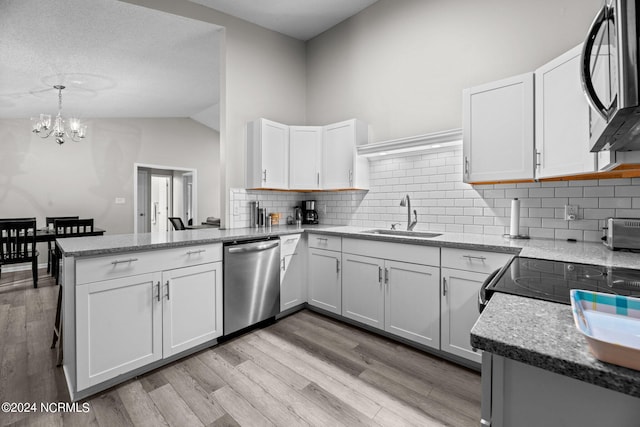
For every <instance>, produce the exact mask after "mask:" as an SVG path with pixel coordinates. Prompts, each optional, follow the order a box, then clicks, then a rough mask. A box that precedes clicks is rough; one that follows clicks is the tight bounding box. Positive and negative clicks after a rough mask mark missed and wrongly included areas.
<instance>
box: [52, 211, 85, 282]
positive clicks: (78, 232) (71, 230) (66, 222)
mask: <svg viewBox="0 0 640 427" xmlns="http://www.w3.org/2000/svg"><path fill="white" fill-rule="evenodd" d="M53 232H54V233H55V236H56V240H57V239H60V238H65V237H81V236H83V235H85V234H90V233H93V218H87V219H56V220H54V221H53ZM61 256H62V254H61V253H60V249H58V245H56V244H54V248H53V256H52V258H51V270H52V275H53V277H55V278H56V285H58V284H60V259H61Z"/></svg>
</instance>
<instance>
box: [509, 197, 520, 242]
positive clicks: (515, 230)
mask: <svg viewBox="0 0 640 427" xmlns="http://www.w3.org/2000/svg"><path fill="white" fill-rule="evenodd" d="M509 234H510V235H511V236H518V235H519V234H520V200H518V199H517V198H516V199H513V200H512V201H511V228H510V230H509Z"/></svg>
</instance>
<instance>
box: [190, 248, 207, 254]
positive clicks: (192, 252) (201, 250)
mask: <svg viewBox="0 0 640 427" xmlns="http://www.w3.org/2000/svg"><path fill="white" fill-rule="evenodd" d="M206 251H207V250H206V249H198V250H197V251H187V255H197V254H201V253H202V252H206Z"/></svg>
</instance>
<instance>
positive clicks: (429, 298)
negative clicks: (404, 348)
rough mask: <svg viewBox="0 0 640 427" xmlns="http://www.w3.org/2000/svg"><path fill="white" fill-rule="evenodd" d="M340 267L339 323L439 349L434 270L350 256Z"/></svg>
mask: <svg viewBox="0 0 640 427" xmlns="http://www.w3.org/2000/svg"><path fill="white" fill-rule="evenodd" d="M390 249H392V248H390ZM342 264H343V271H342V281H343V286H342V315H343V316H344V317H347V318H349V319H353V320H356V321H358V322H361V323H364V324H366V325H369V326H373V327H375V328H379V329H382V330H385V331H387V332H390V333H392V334H395V335H398V336H401V337H403V338H407V339H409V340H411V341H415V342H417V343H420V344H424V345H427V346H429V347H433V348H439V344H440V307H439V306H440V300H439V297H438V293H439V278H440V270H439V269H438V267H431V266H426V265H419V264H411V263H406V262H399V261H391V260H384V259H379V258H372V257H366V256H361V255H354V254H343V255H342Z"/></svg>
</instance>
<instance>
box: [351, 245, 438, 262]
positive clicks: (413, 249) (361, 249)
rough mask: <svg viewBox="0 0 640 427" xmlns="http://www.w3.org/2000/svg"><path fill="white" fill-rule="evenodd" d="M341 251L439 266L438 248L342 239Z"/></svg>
mask: <svg viewBox="0 0 640 427" xmlns="http://www.w3.org/2000/svg"><path fill="white" fill-rule="evenodd" d="M342 252H344V253H350V254H356V255H364V256H370V257H374V258H383V259H389V260H396V261H403V262H409V263H412V264H423V265H433V266H436V267H438V266H440V248H439V247H437V246H420V245H410V244H407V243H392V242H381V241H376V240H365V239H344V240H343V242H342Z"/></svg>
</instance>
